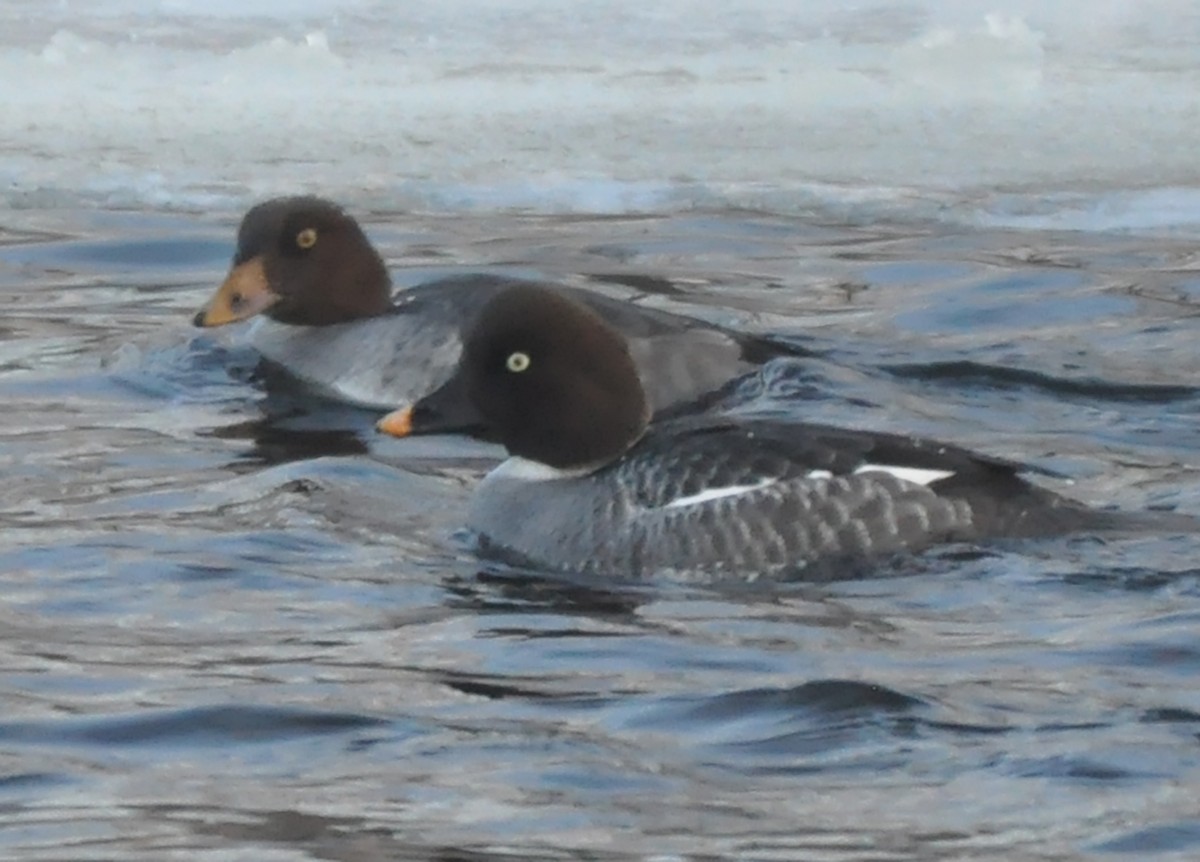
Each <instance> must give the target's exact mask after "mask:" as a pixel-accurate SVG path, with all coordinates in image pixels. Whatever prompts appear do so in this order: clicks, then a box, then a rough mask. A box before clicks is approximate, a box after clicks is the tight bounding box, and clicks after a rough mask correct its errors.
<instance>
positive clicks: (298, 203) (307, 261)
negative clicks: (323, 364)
mask: <svg viewBox="0 0 1200 862" xmlns="http://www.w3.org/2000/svg"><path fill="white" fill-rule="evenodd" d="M391 293H392V290H391V281H390V279H389V278H388V272H387V267H386V266H385V265H384V263H383V259H382V258H381V257H380V256H379V253H378V252H377V251H376V250H375V248H374V247H373V246H372V245H371V243H370V241H369V240H368V239H367V237H366V234H364V233H363V231H362V228H361V227H359V225H358V222H356V221H355V220H354V219H353V218H352V217H351V216H349V215H347V214H346V213H345V212H344V211H343V210H342V208H341V207H339V206H338V205H337V204H334V203H332V202H330V201H327V200H323V199H321V198H317V197H307V196H306V197H285V198H274V199H272V200H269V201H265V202H263V203H261V204H258V205H257V206H255V207H253V208H252V209H250V211H249V212H247V213H246V215H245V217H244V218H243V219H242V224H241V226H240V227H239V228H238V244H237V252H236V253H235V254H234V256H233V266H232V268H231V269H230V270H229V275H228V276H227V277H226V278H225V282H224V283H223V284H222V285H221V286H220V287H219V288H217V292H216V293H215V294H213V297H212V299H210V300H209V302H208V305H206V306H205V307H204V308H203V309H202V310H201V311H200V312H199V313H198V314H197V315H196V318H195V320H194V323H195V324H196V326H222V325H224V324H226V323H233V322H235V321H239V320H245V319H247V318H249V317H253V316H254V315H256V314H265V315H267V316H268V317H270V318H272V319H273V320H277V321H279V322H280V323H290V324H295V325H300V326H325V325H329V324H333V323H345V322H347V321H351V320H359V319H361V318H364V317H372V316H374V315H377V314H382V313H383V312H385V311H387V309H388V308H389V307H390V305H391Z"/></svg>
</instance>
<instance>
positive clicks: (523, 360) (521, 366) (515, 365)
mask: <svg viewBox="0 0 1200 862" xmlns="http://www.w3.org/2000/svg"><path fill="white" fill-rule="evenodd" d="M504 365H505V367H507V368H508V370H509V371H511V372H513V373H514V374H520V373H521V372H522V371H524V370H525V369H526V368H528V367H529V354H528V353H522V352H521V351H519V350H518V351H517V352H516V353H510V354H508V359H506V360H505V361H504Z"/></svg>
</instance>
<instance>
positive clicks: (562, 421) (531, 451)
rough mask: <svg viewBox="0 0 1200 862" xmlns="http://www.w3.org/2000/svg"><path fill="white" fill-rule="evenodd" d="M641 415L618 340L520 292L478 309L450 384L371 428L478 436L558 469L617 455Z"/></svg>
mask: <svg viewBox="0 0 1200 862" xmlns="http://www.w3.org/2000/svg"><path fill="white" fill-rule="evenodd" d="M649 414H650V410H649V406H648V404H647V401H646V396H645V393H644V392H643V390H642V386H641V383H640V381H639V379H638V373H637V367H636V366H635V365H634V362H633V359H632V358H630V355H629V349H628V347H627V345H626V343H625V339H624V338H622V337H621V335H620V334H619V333H617V332H616V331H615V330H614V329H612V327H610V326H609V325H608V324H606V323H605V322H604V320H603V319H602V318H601V317H600V316H599V315H597V314H596V313H595V312H594V311H592V310H591V309H589V308H587V307H586V306H584V305H582V304H581V303H579V302H577V301H575V300H574V299H571V298H569V297H568V296H566V295H564V294H562V293H558V292H556V291H553V290H549V289H546V288H543V287H538V286H534V285H520V286H515V287H511V288H508V289H506V290H504V291H502V292H501V293H498V294H497V295H496V296H495V297H493V298H492V299H491V300H490V301H489V302H488V303H487V304H486V305H485V306H484V307H483V309H482V311H481V312H480V314H479V316H478V318H477V319H476V321H475V323H474V324H473V325H472V326H471V327H470V329H469V331H468V333H467V336H466V339H465V343H464V346H463V355H462V358H461V359H460V360H459V365H458V367H457V369H456V370H455V372H454V374H453V376H452V377H451V378H450V380H449V381H447V382H446V383H445V384H444V385H443V386H442V387H441V388H440V389H438V390H436V391H435V392H433V393H431V394H430V395H428V396H426V397H425V398H422V399H421V400H420V401H418V402H417V403H416V404H415V405H413V406H412V407H411V408H406V409H403V410H399V411H396V412H395V413H392V414H390V415H389V416H387V417H385V418H384V419H382V420H380V422H379V426H378V427H379V429H380V430H381V431H383V432H385V433H389V434H392V435H394V436H401V437H402V436H407V435H408V434H432V433H447V432H461V431H466V430H474V429H482V430H483V432H484V433H485V434H486V435H487V436H489V437H491V438H493V439H495V440H497V441H498V442H500V443H502V444H504V446H505V448H507V449H508V451H509V452H510V453H511V454H513V455H517V456H520V457H522V458H528V459H530V460H533V461H538V462H540V463H542V464H547V465H549V466H551V467H557V468H560V469H566V468H578V467H586V466H591V465H596V464H601V463H604V462H607V461H611V460H613V459H615V458H617V457H619V456H620V455H621V454H622V453H623V452H625V450H626V449H628V448H629V447H630V446H632V445H633V444H634V443H636V442H637V440H638V439H639V438H640V437H641V435H642V433H643V432H644V431H645V429H646V424H647V422H648V419H649Z"/></svg>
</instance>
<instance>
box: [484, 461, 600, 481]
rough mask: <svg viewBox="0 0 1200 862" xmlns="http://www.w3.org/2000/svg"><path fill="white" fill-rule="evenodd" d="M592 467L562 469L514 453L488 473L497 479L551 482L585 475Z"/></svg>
mask: <svg viewBox="0 0 1200 862" xmlns="http://www.w3.org/2000/svg"><path fill="white" fill-rule="evenodd" d="M592 469H593V468H592V467H574V468H570V469H566V470H563V469H560V468H558V467H551V466H550V465H549V464H543V463H542V462H541V461H532V460H530V459H529V458H521V457H519V456H517V455H514V456H512V457H511V458H508V459H506V460H505V461H502V462H501V463H500V465H499V466H497V467H496V468H495V469H494V470H492V472H491V473H489V474H488V475H489V476H491V477H494V478H497V479H513V480H516V481H518V482H551V481H554V480H555V479H577V478H579V477H580V476H586V475H587V474H588V473H590V472H592Z"/></svg>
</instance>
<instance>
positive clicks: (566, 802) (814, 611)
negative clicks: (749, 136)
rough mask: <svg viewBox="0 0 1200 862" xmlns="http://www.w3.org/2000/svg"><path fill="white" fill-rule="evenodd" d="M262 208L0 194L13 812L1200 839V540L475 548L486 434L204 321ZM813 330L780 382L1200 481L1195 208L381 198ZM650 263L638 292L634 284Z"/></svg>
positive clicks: (1118, 501) (187, 825)
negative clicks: (238, 224)
mask: <svg viewBox="0 0 1200 862" xmlns="http://www.w3.org/2000/svg"><path fill="white" fill-rule="evenodd" d="M235 220H236V214H235V213H233V212H224V211H223V212H217V213H213V214H211V215H204V216H199V215H186V214H170V213H164V212H162V211H148V210H129V211H109V210H80V209H66V210H27V211H23V212H19V213H10V214H9V215H8V216H7V217H5V218H4V220H3V222H2V225H0V243H2V244H0V302H2V303H3V307H4V314H3V328H4V336H3V340H2V341H0V398H2V399H3V402H4V406H5V409H4V411H2V412H0V459H2V462H3V465H4V476H5V482H4V483H3V485H2V486H0V523H3V527H4V529H3V530H2V531H0V595H3V600H2V601H0V704H3V707H4V708H3V714H2V715H0V806H3V809H4V817H3V818H0V847H2V848H3V854H2V855H4V856H5V857H6V858H12V859H31V860H33V859H38V860H68V859H69V860H86V859H97V860H99V859H114V858H119V859H130V860H133V859H145V860H155V862H158V860H163V859H201V858H214V859H215V858H221V859H281V860H282V859H288V860H292V859H295V860H300V859H311V860H375V859H378V860H384V859H403V858H438V859H445V860H451V859H453V860H483V859H574V858H593V859H695V860H706V859H714V858H738V859H746V860H759V859H762V860H767V859H788V860H791V859H801V858H803V859H837V860H851V859H855V860H868V859H869V860H879V859H897V860H898V859H911V860H929V859H955V860H958V859H997V860H1000V859H1004V860H1008V859H1047V860H1050V859H1055V860H1057V859H1068V858H1082V857H1085V856H1090V857H1095V858H1111V859H1122V858H1129V859H1145V858H1151V857H1153V858H1176V859H1180V860H1183V859H1192V858H1194V857H1195V856H1196V854H1197V853H1198V852H1200V820H1198V819H1197V817H1196V809H1195V798H1196V792H1197V787H1198V782H1200V749H1197V746H1196V738H1197V734H1198V733H1200V693H1198V691H1197V689H1196V687H1195V685H1194V680H1195V678H1196V674H1197V672H1198V671H1200V651H1198V650H1197V647H1196V644H1195V640H1196V638H1195V632H1196V630H1197V625H1198V624H1200V577H1198V575H1200V569H1198V568H1197V562H1196V561H1197V559H1200V556H1198V552H1200V540H1198V539H1197V537H1195V536H1160V537H1155V536H1147V537H1139V538H1135V539H1130V540H1125V541H1111V542H1101V541H1098V540H1096V539H1093V538H1087V537H1081V538H1077V539H1071V540H1058V541H1052V542H1037V543H1020V544H1016V545H1013V546H1002V547H996V548H981V549H965V548H952V549H947V550H945V551H941V552H936V553H931V554H928V555H924V556H922V557H921V558H919V559H917V560H915V561H912V563H911V565H909V566H908V567H907V568H904V569H903V570H900V571H888V572H885V573H884V574H886V575H887V577H879V578H871V579H866V580H859V581H853V582H847V583H841V584H826V585H819V586H817V585H806V584H788V585H770V584H768V585H761V584H760V585H755V586H753V587H748V586H744V585H737V584H718V585H698V584H682V583H677V582H671V581H651V582H648V583H644V584H613V583H606V582H597V581H589V580H577V579H572V578H564V577H545V576H540V575H538V573H536V572H515V571H509V570H502V569H497V568H494V567H488V566H482V565H480V564H479V563H478V562H477V561H476V560H474V559H473V558H472V556H471V555H470V553H469V551H468V550H467V546H466V544H465V543H464V540H463V537H462V536H461V535H460V534H459V533H458V532H457V528H458V526H459V524H460V523H461V520H462V512H463V507H464V503H465V500H466V498H467V496H468V494H469V491H470V488H471V486H472V484H473V482H474V480H475V478H476V477H477V476H478V475H479V473H480V471H481V470H482V469H483V468H484V466H485V465H486V464H487V463H488V462H489V459H490V457H491V456H492V455H493V454H494V453H493V452H492V451H491V450H489V449H487V448H486V447H483V448H481V447H478V446H472V445H469V444H466V443H464V442H462V441H454V440H423V441H392V440H381V439H378V438H377V437H376V436H375V435H374V434H373V433H372V432H371V423H372V421H373V420H374V418H375V417H374V416H373V415H371V414H370V413H366V412H361V411H356V410H349V409H345V408H338V407H336V406H333V405H327V404H322V403H320V402H316V401H313V400H311V399H307V398H305V397H303V395H302V394H297V393H294V392H287V391H280V390H279V388H278V387H267V386H266V384H265V383H264V382H263V380H261V379H260V377H259V376H258V374H257V371H256V367H255V365H256V363H255V357H254V356H253V354H252V353H251V352H250V351H248V350H247V349H246V348H244V347H242V346H240V345H239V344H238V341H237V337H236V333H232V334H230V333H226V332H213V331H201V330H196V329H193V328H191V327H190V326H189V321H190V319H191V316H192V314H193V313H194V311H195V309H196V308H197V307H198V306H199V305H200V303H201V302H202V301H203V300H204V299H205V297H206V295H207V293H208V291H209V290H210V289H211V288H212V286H213V285H214V284H215V283H216V282H217V280H218V279H219V278H220V276H221V275H222V273H223V271H224V269H225V266H226V263H227V261H228V258H229V254H230V253H231V250H232V249H231V242H232V235H233V226H234V223H235ZM368 222H369V229H370V233H371V235H372V236H373V237H374V238H375V239H376V240H377V241H378V242H379V243H380V244H381V246H382V247H383V248H384V249H385V252H386V254H387V256H388V258H389V262H390V263H391V264H392V266H393V269H394V272H395V274H396V280H397V282H398V283H400V284H411V283H415V282H417V281H419V280H421V279H423V278H426V277H430V276H435V275H442V274H447V273H451V272H455V271H462V270H468V269H487V270H490V271H495V272H509V273H520V274H531V275H538V276H544V277H549V278H555V279H562V280H566V281H570V282H572V283H576V284H587V285H591V286H593V287H596V288H598V289H603V290H608V291H611V292H613V293H615V294H617V295H622V296H630V297H632V298H633V299H635V300H636V301H639V302H644V303H646V304H649V305H654V306H656V307H662V308H668V309H672V310H678V311H684V312H688V313H693V314H697V315H699V316H702V317H705V318H708V319H711V320H714V321H717V322H721V323H724V324H727V325H732V326H736V327H739V328H744V329H746V330H750V331H758V332H766V333H770V334H772V335H773V336H776V337H780V338H784V339H790V340H794V341H796V342H797V343H799V344H802V345H804V346H805V347H808V348H810V349H812V350H814V351H816V352H817V357H818V358H816V359H813V360H811V361H809V362H806V363H800V364H792V365H787V364H784V365H781V366H774V367H772V368H770V369H769V370H768V372H767V373H766V374H765V375H764V377H763V379H762V380H760V381H757V382H752V383H748V384H747V398H748V399H749V404H750V406H751V407H752V408H754V409H765V410H771V411H774V412H778V413H783V414H785V415H789V416H795V417H797V418H809V419H814V420H820V421H828V422H839V423H847V424H854V425H859V426H867V427H878V428H897V429H905V430H913V431H918V432H921V433H925V434H930V435H934V436H937V437H941V438H944V439H948V440H954V441H956V442H961V443H965V444H968V445H972V446H975V447H978V448H980V449H983V450H985V451H987V452H989V453H992V454H996V455H1002V456H1008V457H1019V458H1022V459H1024V460H1027V461H1029V462H1031V463H1034V464H1037V465H1039V466H1042V467H1047V468H1052V469H1054V470H1056V471H1058V472H1060V473H1061V474H1062V475H1063V476H1064V477H1065V478H1063V479H1046V480H1045V481H1047V482H1048V483H1049V484H1051V485H1052V486H1054V487H1056V488H1058V489H1059V490H1061V491H1063V492H1064V493H1069V494H1072V495H1074V496H1076V497H1078V498H1080V499H1084V500H1087V501H1088V502H1090V503H1094V504H1097V505H1111V506H1117V507H1120V508H1128V509H1139V508H1145V507H1148V506H1162V507H1174V508H1177V509H1179V510H1182V511H1188V512H1192V513H1197V514H1200V494H1198V492H1197V487H1198V485H1197V466H1200V432H1198V431H1197V422H1196V418H1197V413H1198V409H1200V390H1197V388H1196V386H1195V375H1194V373H1193V370H1194V369H1195V368H1196V367H1197V348H1196V344H1197V343H1200V340H1198V339H1197V338H1196V307H1197V306H1196V303H1197V300H1198V292H1200V283H1198V282H1197V279H1196V275H1195V255H1194V249H1193V248H1192V245H1191V244H1190V243H1189V242H1187V241H1185V240H1183V239H1178V238H1170V237H1166V238H1163V237H1157V238H1156V237H1146V236H1141V237H1138V236H1130V235H1112V234H1104V233H1091V234H1071V233H1062V234H1058V233H1052V232H1045V231H1043V232H1038V233H1022V232H1004V231H996V230H991V231H979V230H971V229H955V230H951V229H948V228H945V227H936V226H934V227H931V226H928V225H919V224H889V223H881V224H879V225H877V226H874V227H869V228H867V227H861V226H858V227H856V226H848V225H844V224H838V223H835V222H821V221H817V220H813V219H804V218H792V217H784V216H769V215H756V214H752V213H746V212H743V211H735V210H716V211H710V212H703V211H701V212H686V213H679V214H675V215H661V216H623V217H585V216H574V217H558V216H549V215H540V216H539V215H526V216H519V215H513V214H485V215H479V216H463V215H459V216H456V217H443V216H435V215H428V216H420V215H414V214H403V213H379V214H376V215H374V216H371V217H370V218H369V219H368ZM631 285H632V287H631Z"/></svg>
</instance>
